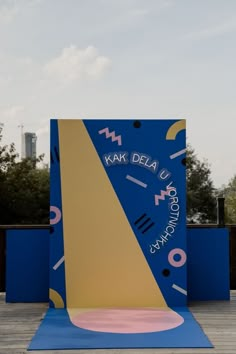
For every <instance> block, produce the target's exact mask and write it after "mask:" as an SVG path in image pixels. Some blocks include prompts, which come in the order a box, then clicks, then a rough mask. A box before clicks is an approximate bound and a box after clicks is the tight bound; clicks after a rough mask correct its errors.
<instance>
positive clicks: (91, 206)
mask: <svg viewBox="0 0 236 354" xmlns="http://www.w3.org/2000/svg"><path fill="white" fill-rule="evenodd" d="M59 141H60V163H61V186H62V208H63V225H64V250H65V274H66V296H67V307H79V308H92V307H162V306H167V305H166V302H165V300H164V298H163V295H162V293H161V291H160V289H159V287H158V285H157V283H156V281H155V279H154V277H153V275H152V273H151V270H150V268H149V266H148V264H147V261H146V259H145V257H144V255H143V253H142V251H141V249H140V246H139V244H138V242H137V240H136V237H135V235H134V233H133V231H132V229H131V227H130V225H129V222H128V220H127V218H126V215H125V213H124V211H123V208H122V206H121V204H120V202H119V200H118V198H117V196H116V194H115V192H114V189H113V187H112V185H111V183H110V180H109V178H108V177H107V174H106V172H105V170H104V167H103V165H102V163H101V161H100V159H99V157H98V154H97V152H96V150H95V148H94V146H93V143H92V141H91V139H90V137H89V135H88V132H87V130H86V128H85V126H84V124H83V122H82V121H81V120H59Z"/></svg>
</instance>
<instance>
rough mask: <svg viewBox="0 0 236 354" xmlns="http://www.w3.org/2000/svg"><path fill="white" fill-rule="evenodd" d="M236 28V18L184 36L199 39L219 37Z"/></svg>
mask: <svg viewBox="0 0 236 354" xmlns="http://www.w3.org/2000/svg"><path fill="white" fill-rule="evenodd" d="M235 30H236V19H235V18H234V19H232V20H229V21H227V22H224V23H221V24H218V25H216V26H212V27H208V28H204V29H202V30H200V31H195V32H190V33H188V34H186V35H185V36H184V38H185V39H191V40H194V39H195V40H197V39H207V38H211V37H218V36H221V35H224V34H226V33H230V32H234V31H235Z"/></svg>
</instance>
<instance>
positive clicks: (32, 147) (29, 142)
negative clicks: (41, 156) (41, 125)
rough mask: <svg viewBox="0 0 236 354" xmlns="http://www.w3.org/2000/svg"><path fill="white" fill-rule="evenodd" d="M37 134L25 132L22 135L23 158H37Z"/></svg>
mask: <svg viewBox="0 0 236 354" xmlns="http://www.w3.org/2000/svg"><path fill="white" fill-rule="evenodd" d="M36 141H37V136H36V134H35V133H24V134H23V137H22V158H28V157H30V158H32V159H35V158H36V156H37V153H36Z"/></svg>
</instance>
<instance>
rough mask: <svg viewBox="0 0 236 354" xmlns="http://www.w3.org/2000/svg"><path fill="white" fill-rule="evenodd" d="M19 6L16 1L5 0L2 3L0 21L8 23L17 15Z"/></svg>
mask: <svg viewBox="0 0 236 354" xmlns="http://www.w3.org/2000/svg"><path fill="white" fill-rule="evenodd" d="M18 10H19V7H18V6H17V3H16V1H12V0H5V1H4V0H3V1H1V3H0V23H3V24H7V23H9V22H11V21H12V20H13V19H14V18H15V16H16V15H17V13H18Z"/></svg>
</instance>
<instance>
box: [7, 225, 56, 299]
mask: <svg viewBox="0 0 236 354" xmlns="http://www.w3.org/2000/svg"><path fill="white" fill-rule="evenodd" d="M48 268H49V232H48V230H47V229H41V230H35V229H25V230H8V231H7V257H6V302H47V301H48V285H49V271H48Z"/></svg>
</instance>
